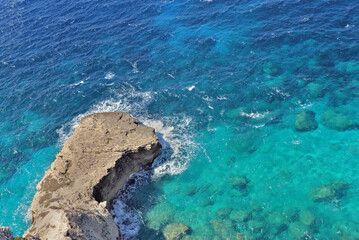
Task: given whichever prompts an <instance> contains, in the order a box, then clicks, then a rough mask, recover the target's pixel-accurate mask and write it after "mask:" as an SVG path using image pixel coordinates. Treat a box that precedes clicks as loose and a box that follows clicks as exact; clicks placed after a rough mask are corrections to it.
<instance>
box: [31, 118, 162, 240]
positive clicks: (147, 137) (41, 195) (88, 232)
mask: <svg viewBox="0 0 359 240" xmlns="http://www.w3.org/2000/svg"><path fill="white" fill-rule="evenodd" d="M160 148H161V145H160V143H159V141H158V138H157V136H156V135H155V133H154V129H153V128H150V127H146V126H141V125H138V121H137V120H136V119H134V118H133V117H131V116H130V115H129V114H126V113H121V112H116V113H114V112H112V113H98V114H92V115H88V116H86V117H84V118H83V119H82V120H81V122H80V124H79V126H78V127H77V128H76V130H75V132H74V134H73V135H72V137H71V139H70V140H68V141H67V142H66V143H65V145H64V147H63V149H62V151H61V152H60V153H59V154H58V155H57V157H56V160H55V161H54V162H53V163H52V165H51V169H50V170H48V171H47V172H46V173H45V177H44V178H43V179H42V180H41V182H40V183H39V184H38V186H37V190H38V191H37V193H36V195H35V197H34V199H33V202H32V204H31V214H32V225H31V227H30V228H29V229H28V230H27V231H26V232H25V234H24V237H26V238H31V237H37V238H40V239H42V240H46V239H49V240H50V239H51V240H56V239H86V240H91V239H122V237H121V234H120V232H119V229H118V227H117V225H116V224H115V222H114V220H113V218H112V216H111V214H110V213H109V210H108V209H109V207H110V204H111V201H112V200H113V198H114V197H115V196H116V194H117V192H118V191H119V190H120V189H121V188H122V186H123V185H124V184H125V183H126V180H127V179H128V177H129V175H130V174H132V173H134V172H137V171H139V169H140V167H141V166H143V165H146V164H150V163H152V162H153V160H154V159H155V157H157V156H158V154H159V152H160Z"/></svg>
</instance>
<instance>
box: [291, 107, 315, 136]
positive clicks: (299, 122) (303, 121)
mask: <svg viewBox="0 0 359 240" xmlns="http://www.w3.org/2000/svg"><path fill="white" fill-rule="evenodd" d="M294 127H295V130H297V131H300V132H305V131H312V130H315V129H317V128H318V123H317V121H316V120H315V113H314V112H313V111H308V110H302V111H300V112H299V113H297V114H296V115H295V123H294Z"/></svg>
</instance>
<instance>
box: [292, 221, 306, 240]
mask: <svg viewBox="0 0 359 240" xmlns="http://www.w3.org/2000/svg"><path fill="white" fill-rule="evenodd" d="M288 232H289V235H290V236H291V238H292V239H303V238H305V237H306V236H308V233H309V228H308V226H306V225H304V224H303V223H300V222H293V223H291V224H290V225H289V228H288ZM308 239H309V238H308Z"/></svg>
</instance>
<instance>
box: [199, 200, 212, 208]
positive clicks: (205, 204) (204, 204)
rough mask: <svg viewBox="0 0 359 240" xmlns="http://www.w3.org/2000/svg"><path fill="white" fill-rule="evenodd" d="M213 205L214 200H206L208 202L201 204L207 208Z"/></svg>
mask: <svg viewBox="0 0 359 240" xmlns="http://www.w3.org/2000/svg"><path fill="white" fill-rule="evenodd" d="M213 204H214V200H212V199H206V200H203V201H201V203H200V204H199V205H200V206H201V207H207V206H210V205H213Z"/></svg>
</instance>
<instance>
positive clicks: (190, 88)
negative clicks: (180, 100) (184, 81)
mask: <svg viewBox="0 0 359 240" xmlns="http://www.w3.org/2000/svg"><path fill="white" fill-rule="evenodd" d="M195 87H196V86H195V85H192V86H190V87H188V88H187V89H188V91H192V90H193V89H194V88H195Z"/></svg>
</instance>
